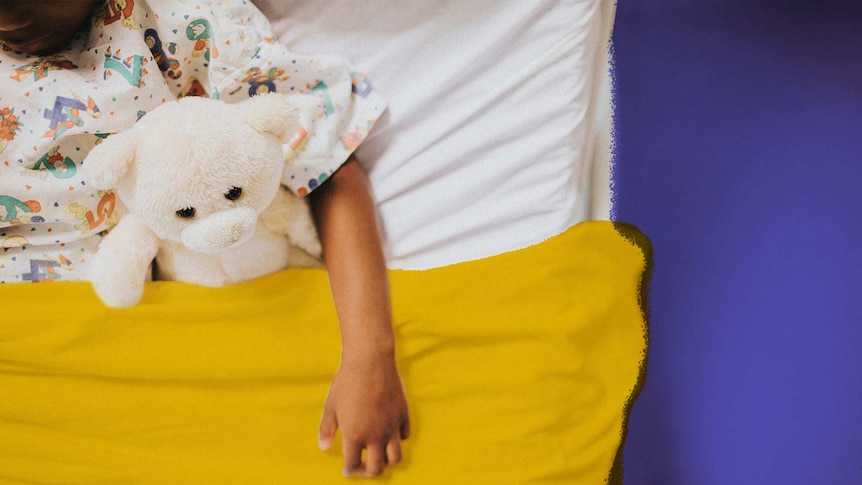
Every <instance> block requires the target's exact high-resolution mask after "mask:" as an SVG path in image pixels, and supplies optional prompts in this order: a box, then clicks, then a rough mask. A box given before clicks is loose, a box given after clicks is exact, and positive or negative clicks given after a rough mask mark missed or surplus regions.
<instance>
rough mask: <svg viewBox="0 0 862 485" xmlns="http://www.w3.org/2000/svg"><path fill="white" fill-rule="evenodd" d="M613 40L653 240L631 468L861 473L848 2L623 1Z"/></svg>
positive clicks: (697, 479) (859, 84)
mask: <svg viewBox="0 0 862 485" xmlns="http://www.w3.org/2000/svg"><path fill="white" fill-rule="evenodd" d="M614 49H615V53H616V70H615V72H616V82H617V86H616V96H617V159H616V173H615V193H616V217H617V218H618V219H620V220H623V221H626V222H630V223H633V224H635V225H637V226H638V227H639V228H640V229H641V230H642V231H643V232H645V233H646V234H647V235H648V236H649V237H650V239H651V240H652V243H653V246H654V250H655V269H654V273H653V278H652V287H651V299H650V301H651V311H652V318H651V349H650V356H649V367H648V370H647V380H646V386H645V387H644V390H643V393H642V394H641V397H640V399H639V400H638V401H637V403H636V404H635V406H634V410H633V413H632V416H631V422H630V431H629V435H628V439H627V442H626V447H625V455H624V459H625V461H624V464H625V466H624V470H625V483H626V484H627V485H640V484H656V485H676V484H681V485H709V484H722V485H725V484H726V485H744V484H753V485H764V484H765V485H769V484H780V485H794V484H800V485H802V484H805V485H809V484H814V485H820V484H830V485H836V484H838V485H842V484H848V485H849V484H862V2H858V1H845V2H824V1H783V2H782V1H769V2H767V1H757V0H748V1H744V2H729V1H710V2H704V1H697V2H696V1H693V0H679V1H666V0H665V1H661V0H620V1H619V4H618V11H617V20H616V26H615V33H614Z"/></svg>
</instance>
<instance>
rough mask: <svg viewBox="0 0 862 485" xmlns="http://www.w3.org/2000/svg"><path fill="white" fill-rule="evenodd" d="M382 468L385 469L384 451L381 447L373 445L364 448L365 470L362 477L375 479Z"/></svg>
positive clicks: (381, 471)
mask: <svg viewBox="0 0 862 485" xmlns="http://www.w3.org/2000/svg"><path fill="white" fill-rule="evenodd" d="M384 468H386V451H384V449H383V445H380V444H373V445H369V446H368V447H367V448H365V470H364V471H363V472H362V476H364V477H376V476H378V475H380V474H381V473H383V469H384Z"/></svg>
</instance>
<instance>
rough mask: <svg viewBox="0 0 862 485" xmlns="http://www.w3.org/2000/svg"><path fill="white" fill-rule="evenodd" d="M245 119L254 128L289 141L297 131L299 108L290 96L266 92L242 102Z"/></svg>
mask: <svg viewBox="0 0 862 485" xmlns="http://www.w3.org/2000/svg"><path fill="white" fill-rule="evenodd" d="M242 110H243V119H244V120H245V122H246V123H248V124H249V125H251V127H252V128H254V129H255V130H258V131H262V132H264V133H270V134H272V135H275V136H277V137H278V138H279V139H280V140H281V141H282V142H285V143H287V142H288V141H290V138H291V137H292V136H293V134H294V132H295V131H296V122H297V119H298V110H297V109H296V107H295V106H294V104H293V103H292V102H291V101H290V98H288V97H287V96H285V95H283V94H279V93H265V94H259V95H257V96H253V97H252V98H251V99H249V100H247V101H243V102H242Z"/></svg>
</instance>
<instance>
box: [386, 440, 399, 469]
mask: <svg viewBox="0 0 862 485" xmlns="http://www.w3.org/2000/svg"><path fill="white" fill-rule="evenodd" d="M400 462H401V440H400V439H399V438H398V437H397V436H394V437H392V439H390V440H389V443H387V444H386V464H387V465H388V466H392V465H397V464H398V463H400Z"/></svg>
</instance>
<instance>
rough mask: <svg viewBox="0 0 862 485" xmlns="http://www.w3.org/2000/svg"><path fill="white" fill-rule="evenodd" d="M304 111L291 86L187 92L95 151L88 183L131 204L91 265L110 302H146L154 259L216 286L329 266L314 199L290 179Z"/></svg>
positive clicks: (171, 273) (87, 163) (160, 273)
mask: <svg viewBox="0 0 862 485" xmlns="http://www.w3.org/2000/svg"><path fill="white" fill-rule="evenodd" d="M296 117H297V110H296V108H295V107H294V106H293V105H292V103H291V101H290V98H288V97H287V96H284V95H281V94H275V93H271V94H265V95H261V96H255V97H253V98H251V99H249V100H247V101H243V102H241V103H237V104H227V103H224V102H221V101H217V100H213V99H206V98H196V97H187V98H183V99H180V100H179V101H177V102H169V103H166V104H164V105H161V106H159V107H158V108H156V109H154V110H153V111H151V112H150V113H148V114H147V115H146V116H144V117H143V118H141V120H140V121H138V122H137V123H136V124H135V125H134V126H133V127H132V128H131V129H129V130H127V131H124V132H122V133H118V134H115V135H112V136H110V137H109V138H107V139H106V140H104V141H103V142H102V143H101V144H99V145H97V146H96V147H95V148H93V150H92V151H91V152H90V153H89V155H88V156H87V158H86V159H85V160H84V163H83V165H82V170H86V172H87V174H88V175H89V177H90V178H89V182H88V183H90V184H92V185H93V186H94V187H95V188H96V189H97V190H109V189H115V190H116V193H117V196H118V198H119V199H120V202H121V206H122V207H123V212H124V215H123V216H122V217H121V219H120V221H119V223H118V224H117V226H116V227H114V228H113V229H112V230H111V231H110V232H109V233H108V234H107V235H106V236H105V238H104V239H103V240H102V243H101V245H100V246H99V250H98V251H97V253H96V255H95V256H94V258H93V260H92V262H91V266H90V270H89V271H90V280H91V281H92V283H93V286H94V287H95V290H96V293H98V295H99V297H100V298H101V299H102V300H103V301H104V302H105V304H107V305H108V306H112V307H128V306H132V305H134V304H136V303H137V302H138V301H140V299H141V296H142V294H143V289H144V282H145V281H146V280H147V279H149V278H148V276H149V273H150V267H151V263H152V261H153V259H154V258H155V259H156V265H155V266H156V277H157V278H158V279H166V280H178V281H185V282H190V283H196V284H199V285H205V286H220V285H225V284H229V283H235V282H239V281H244V280H248V279H252V278H256V277H259V276H262V275H264V274H267V273H272V272H274V271H278V270H281V269H283V268H286V267H288V266H307V265H319V257H320V255H321V248H320V242H319V240H318V239H317V233H316V231H315V228H314V223H313V221H312V217H311V212H310V210H309V207H308V204H307V203H306V202H305V201H304V200H302V199H300V198H298V197H296V196H294V195H293V194H291V193H290V192H288V191H287V189H285V188H284V186H282V184H281V177H282V171H283V167H284V158H285V154H284V148H283V145H284V143H286V142H289V141H290V139H291V137H292V136H293V135H294V133H295V129H294V127H295V124H296ZM297 247H298V248H300V249H301V250H302V251H304V252H305V253H307V254H304V253H303V252H302V251H298V250H297ZM315 258H318V259H315Z"/></svg>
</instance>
